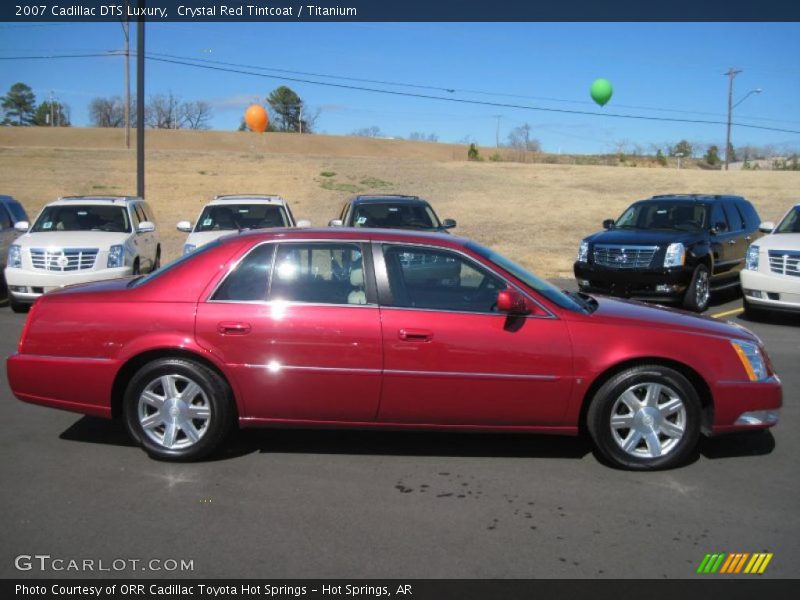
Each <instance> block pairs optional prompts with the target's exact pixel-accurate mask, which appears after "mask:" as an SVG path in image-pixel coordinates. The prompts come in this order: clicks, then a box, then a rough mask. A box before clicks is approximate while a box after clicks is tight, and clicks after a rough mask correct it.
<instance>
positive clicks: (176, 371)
mask: <svg viewBox="0 0 800 600" xmlns="http://www.w3.org/2000/svg"><path fill="white" fill-rule="evenodd" d="M169 381H171V382H172V383H169ZM162 382H165V383H166V384H168V385H170V386H171V387H172V389H173V390H174V392H177V395H172V394H170V392H169V390H168V389H167V387H165V383H162ZM189 383H193V384H195V386H196V388H194V387H193V388H191V389H190V388H189ZM159 390H161V392H160V393H159ZM187 390H190V391H189V392H187ZM145 392H147V398H150V399H159V398H161V397H163V398H164V400H163V401H162V402H161V404H160V405H159V407H158V408H156V405H157V403H156V404H154V403H152V401H151V400H145V399H144V397H143V395H144V394H145ZM185 393H190V394H191V397H187V398H184V399H180V396H181V395H182V394H185ZM123 410H124V420H125V427H126V428H127V430H128V433H129V434H130V436H131V437H132V438H133V439H134V441H136V442H137V443H139V444H140V445H141V446H142V447H143V448H144V450H145V451H146V452H147V453H148V454H149V455H150V457H151V458H155V459H158V460H169V461H184V462H185V461H192V460H199V459H201V458H204V457H206V456H208V455H209V454H211V453H212V452H213V451H214V450H215V449H217V448H218V447H219V446H220V444H221V443H222V441H223V440H224V439H225V436H226V435H227V434H228V432H229V431H230V429H231V425H232V424H233V421H234V416H235V408H234V402H233V394H232V393H231V389H230V387H229V386H228V384H227V382H226V381H225V380H224V379H223V378H222V377H220V375H218V374H217V373H216V372H215V371H213V370H212V369H209V368H208V367H206V366H205V365H202V364H200V363H197V362H195V361H192V360H187V359H183V358H162V359H159V360H155V361H153V362H150V363H147V364H146V365H144V366H143V367H142V368H140V369H139V370H138V371H137V372H136V374H135V375H134V376H133V377H132V378H131V380H130V382H129V383H128V386H127V388H126V390H125V396H124V400H123ZM162 411H163V412H162ZM167 411H169V412H167ZM173 411H174V412H173ZM201 413H202V414H204V415H205V414H206V413H207V416H201ZM195 417H196V418H195ZM148 419H149V420H150V422H151V424H152V425H151V426H150V427H148V428H147V429H146V428H145V427H144V426H143V424H142V420H145V421H147V420H148ZM189 433H191V435H189ZM168 436H171V438H170V437H168ZM193 437H197V438H198V439H194V440H193V439H192V438H193ZM170 440H172V443H170Z"/></svg>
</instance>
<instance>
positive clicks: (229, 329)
mask: <svg viewBox="0 0 800 600" xmlns="http://www.w3.org/2000/svg"><path fill="white" fill-rule="evenodd" d="M250 329H251V327H250V323H238V322H232V321H223V322H222V323H217V331H218V332H219V333H221V334H222V335H246V334H248V333H250Z"/></svg>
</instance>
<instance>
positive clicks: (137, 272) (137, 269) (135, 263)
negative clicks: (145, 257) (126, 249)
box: [131, 257, 142, 277]
mask: <svg viewBox="0 0 800 600" xmlns="http://www.w3.org/2000/svg"><path fill="white" fill-rule="evenodd" d="M141 274H142V273H141V269H140V267H139V258H138V257H137V258H136V260H134V261H133V267H132V268H131V275H133V276H134V277H135V276H136V275H141Z"/></svg>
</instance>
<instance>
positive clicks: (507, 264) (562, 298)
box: [467, 242, 584, 312]
mask: <svg viewBox="0 0 800 600" xmlns="http://www.w3.org/2000/svg"><path fill="white" fill-rule="evenodd" d="M467 248H469V249H470V250H472V251H473V252H476V253H478V254H480V255H481V256H483V257H484V258H486V259H488V260H490V261H491V262H493V263H494V264H496V265H497V266H498V267H500V268H501V269H503V270H504V271H508V272H509V273H511V274H512V275H513V276H514V277H516V278H517V279H519V280H520V281H522V282H523V283H525V285H527V286H528V287H530V288H531V289H533V290H536V292H538V293H539V294H541V295H542V296H544V297H545V298H547V299H548V300H550V301H551V302H552V303H554V304H556V305H558V306H560V307H561V308H566V309H567V310H572V311H575V312H583V308H584V306H583V305H582V304H581V303H579V302H578V300H576V299H575V297H574V296H571V295H567V293H566V292H562V291H561V290H559V289H558V288H557V287H556V286H554V285H553V284H552V283H550V282H549V281H545V280H544V279H539V278H538V277H537V276H536V275H534V274H533V273H531V272H530V271H528V270H527V269H525V268H524V267H522V266H520V265H518V264H517V263H515V262H513V261H512V260H509V259H508V258H506V257H505V256H503V255H502V254H498V253H497V252H495V251H493V250H489V248H486V247H485V246H481V245H480V244H476V243H475V242H468V243H467Z"/></svg>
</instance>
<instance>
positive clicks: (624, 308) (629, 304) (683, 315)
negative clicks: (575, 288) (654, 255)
mask: <svg viewBox="0 0 800 600" xmlns="http://www.w3.org/2000/svg"><path fill="white" fill-rule="evenodd" d="M592 297H593V298H595V300H597V304H598V306H597V310H595V311H594V312H593V313H591V317H592V319H595V320H597V321H599V322H606V323H607V324H609V325H629V326H637V327H654V328H658V329H675V330H680V331H684V332H687V333H694V334H700V335H711V336H715V337H725V338H736V339H741V340H747V341H751V342H760V340H759V338H758V336H756V335H755V334H754V333H753V332H751V331H750V330H749V329H747V328H745V327H742V326H741V325H738V324H736V323H734V322H733V321H720V320H719V319H714V318H712V317H706V316H704V315H698V314H694V313H690V312H686V311H683V310H678V309H675V308H668V307H666V306H654V305H651V304H645V303H643V302H637V301H635V300H622V299H618V298H609V297H606V296H594V295H593V296H592Z"/></svg>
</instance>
